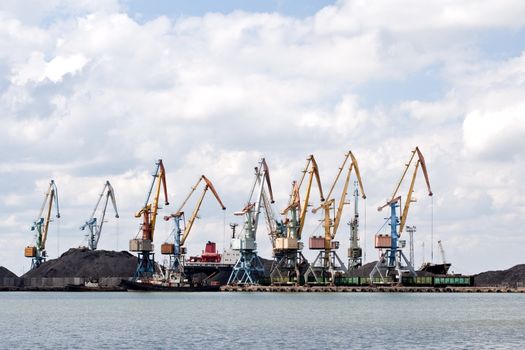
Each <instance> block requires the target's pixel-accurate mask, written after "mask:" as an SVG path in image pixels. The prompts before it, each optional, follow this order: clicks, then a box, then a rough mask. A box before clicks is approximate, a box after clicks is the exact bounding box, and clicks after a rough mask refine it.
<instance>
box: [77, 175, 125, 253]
mask: <svg viewBox="0 0 525 350" xmlns="http://www.w3.org/2000/svg"><path fill="white" fill-rule="evenodd" d="M102 198H105V199H104V201H103V203H104V204H103V206H102V211H101V213H100V221H98V220H97V218H96V217H95V214H96V213H97V209H98V206H99V205H100V202H102ZM110 199H111V203H112V204H113V209H114V210H115V218H117V219H118V217H119V216H118V210H117V202H116V201H115V191H114V190H113V186H111V184H110V183H109V181H106V183H105V184H104V188H102V192H100V195H99V196H98V201H97V204H95V208H94V209H93V212H92V213H91V216H90V218H89V219H88V220H87V221H86V222H85V224H84V225H82V226H80V230H82V231H84V230H85V229H86V227H87V228H88V229H89V233H88V234H87V241H88V248H89V249H90V250H97V245H98V241H99V239H100V234H101V233H102V226H103V225H104V218H105V217H106V209H107V207H108V202H109V200H110Z"/></svg>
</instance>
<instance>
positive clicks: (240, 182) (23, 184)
mask: <svg viewBox="0 0 525 350" xmlns="http://www.w3.org/2000/svg"><path fill="white" fill-rule="evenodd" d="M524 85H525V3H524V2H523V1H519V0H498V1H495V0H494V1H492V0H490V1H489V0H477V1H470V0H467V1H461V2H457V1H451V0H445V1H443V0H440V1H437V0H429V1H425V2H422V1H416V0H397V1H387V0H373V1H362V0H344V1H343V0H341V1H322V0H315V1H309V2H305V1H303V2H298V1H291V0H288V1H287V0H281V1H278V0H275V1H250V2H246V1H240V0H237V1H221V2H217V1H192V2H187V1H158V2H154V3H152V2H148V1H131V0H126V1H117V0H98V1H66V0H51V1H36V0H34V1H23V2H19V1H15V0H8V1H2V3H1V4H0V120H1V121H2V128H0V147H1V149H2V157H1V159H0V179H1V181H0V219H1V222H2V226H1V229H0V247H2V249H1V250H0V265H2V266H5V267H7V268H8V269H10V270H11V271H13V272H15V273H16V274H18V275H21V274H22V273H23V272H25V271H27V270H28V269H29V266H30V261H29V259H27V258H24V257H23V249H24V247H25V246H27V245H30V244H33V241H34V233H33V232H32V231H30V227H31V224H32V222H33V220H35V218H36V216H37V214H38V212H39V209H40V206H41V203H42V201H43V198H44V194H45V191H46V189H47V186H48V184H49V181H50V180H51V179H54V180H55V182H56V185H57V187H58V191H59V204H60V211H61V218H60V219H56V218H55V219H54V220H53V222H52V223H51V226H50V230H49V238H48V242H47V250H48V254H49V257H50V258H56V257H57V256H59V255H60V254H61V253H63V252H64V251H66V250H67V249H69V248H71V247H78V246H81V245H85V244H86V242H85V237H84V234H85V232H83V231H80V230H79V227H80V226H81V225H82V224H83V223H84V222H85V220H86V219H87V218H88V217H89V215H90V214H91V211H92V209H93V207H94V205H95V202H96V200H97V197H98V194H99V193H100V191H101V190H102V187H103V185H104V183H105V181H106V180H109V181H110V182H111V183H112V185H113V187H114V189H115V194H116V197H117V206H118V210H119V214H120V219H118V220H117V219H115V218H114V217H113V214H112V209H109V212H108V216H107V223H106V224H105V227H104V231H103V233H102V237H101V239H100V242H99V248H100V249H113V250H115V249H116V250H124V249H126V248H127V245H128V241H129V239H131V238H133V237H135V235H136V234H137V233H138V230H139V225H140V220H139V219H136V218H135V217H134V213H135V212H137V211H138V210H140V209H141V207H142V206H143V204H144V200H145V198H146V194H147V190H148V188H149V186H150V183H151V180H152V177H151V173H152V172H153V170H154V166H155V162H156V161H157V159H163V162H164V165H165V167H166V173H167V185H168V194H169V201H170V203H171V204H170V205H169V206H165V207H163V208H161V210H160V214H159V215H161V216H163V215H166V214H168V213H170V212H174V211H175V210H177V209H178V206H179V205H180V204H181V202H182V201H183V199H184V197H185V196H186V194H187V193H188V192H189V191H190V189H191V186H193V185H194V183H195V182H196V181H197V179H198V177H199V176H200V175H201V174H205V175H206V176H207V177H208V178H210V180H211V181H212V182H213V184H214V185H215V187H216V189H217V191H218V192H219V195H220V196H221V199H222V201H223V202H224V204H225V205H226V207H227V210H226V211H224V212H223V211H221V210H220V207H219V205H218V204H217V203H216V202H215V199H213V197H212V196H210V195H208V197H207V198H206V199H205V202H204V204H203V206H202V209H201V211H200V214H199V219H198V220H197V222H196V223H195V227H194V229H193V231H192V233H191V235H190V237H189V238H188V240H187V244H186V245H187V247H188V250H189V254H190V255H197V254H200V252H201V250H202V249H203V248H204V244H205V242H206V241H207V240H212V241H216V242H217V243H218V245H219V248H220V249H221V250H222V248H223V247H224V246H228V244H229V242H228V239H227V237H228V236H229V232H230V229H229V223H231V222H237V223H241V221H242V219H241V218H239V217H235V216H233V212H235V211H238V210H240V209H242V208H243V207H244V206H245V204H246V201H247V200H248V198H249V192H250V190H251V186H252V183H253V181H254V175H253V168H254V166H256V165H257V163H258V161H259V159H260V158H261V157H265V158H266V160H267V162H268V165H269V168H270V174H271V181H272V185H273V188H274V192H275V201H276V203H275V208H274V209H275V212H276V213H279V212H280V211H281V210H282V209H283V208H284V207H286V205H287V201H288V196H289V192H290V190H291V183H292V181H293V180H294V179H297V178H298V177H299V176H300V175H301V171H302V169H303V167H304V165H305V162H306V158H307V157H308V156H309V155H310V154H314V155H315V158H316V159H317V162H318V164H319V168H320V175H321V178H322V182H323V187H324V188H325V189H328V188H329V187H330V185H331V183H332V181H333V179H334V177H335V174H336V172H337V170H338V167H339V166H340V164H341V162H342V160H343V157H344V155H345V153H346V152H347V151H348V150H352V152H353V153H354V155H355V156H356V158H357V160H358V163H359V167H360V170H361V175H362V178H363V185H364V188H365V192H366V195H367V199H366V201H365V200H360V201H359V208H360V217H361V222H360V224H361V226H360V229H361V231H360V234H361V244H362V246H363V247H364V249H365V252H366V261H367V262H370V261H373V260H375V259H377V256H378V252H377V250H375V249H374V248H373V236H374V234H376V233H386V231H385V230H387V229H388V228H382V227H383V223H384V220H385V217H386V215H387V213H385V212H384V211H383V212H378V211H377V210H376V208H377V207H378V206H380V205H382V204H384V203H385V201H386V200H387V198H388V197H389V196H391V193H392V191H393V190H394V187H395V185H396V184H397V181H398V180H399V177H400V176H401V173H402V171H403V169H404V164H405V162H407V161H408V159H409V157H410V155H411V150H413V149H414V148H415V147H416V146H419V148H420V149H421V151H422V153H423V154H424V156H425V159H426V163H427V167H428V171H429V177H430V183H431V187H432V191H433V193H434V196H433V197H432V198H429V197H428V195H427V193H426V186H425V182H424V181H423V177H422V174H421V173H420V174H419V175H418V177H417V180H416V185H415V197H416V198H417V202H415V203H413V204H412V206H411V209H410V213H409V216H408V220H407V223H408V224H409V225H414V226H416V227H417V231H416V233H415V242H414V245H415V255H416V259H415V260H416V266H419V265H420V264H421V262H422V261H423V260H425V261H428V260H431V259H433V261H434V262H440V261H441V257H440V255H439V254H438V250H437V245H436V242H437V241H438V240H441V241H442V243H443V247H444V249H445V254H446V259H447V261H448V262H451V263H452V264H453V267H452V269H453V270H454V271H455V272H458V273H467V274H471V273H478V272H481V271H486V270H496V269H506V268H509V267H511V266H514V265H516V264H520V263H525V260H524V258H523V256H522V252H521V247H522V246H523V245H524V244H525V234H524V233H525V232H524V229H523V227H524V225H525V219H524V217H525V186H524V185H523V181H522V180H523V179H524V178H525V156H524V152H523V150H524V149H525V102H524V101H525V89H524ZM354 179H355V175H352V181H353V180H354ZM198 191H200V190H198ZM401 191H402V196H406V191H407V188H406V186H405V185H404V186H403V187H402V190H401ZM315 193H316V192H314V194H315ZM337 196H339V194H337ZM195 199H196V198H193V199H192V200H190V202H189V204H188V206H187V207H186V211H187V212H188V213H189V212H190V211H191V210H192V209H193V206H194V203H195ZM352 200H353V199H352V198H350V202H351V201H352ZM310 204H311V205H312V206H317V205H318V204H319V198H318V197H316V195H314V196H313V197H312V200H311V203H310ZM352 207H353V205H347V206H346V207H345V211H344V213H343V219H342V220H343V223H344V224H343V225H341V227H340V229H339V232H338V233H337V237H336V239H337V240H339V241H340V242H341V249H340V250H339V255H340V256H341V257H342V258H343V259H345V260H346V248H347V247H348V239H349V231H350V229H349V226H348V225H346V223H347V222H348V221H349V220H350V219H351V217H352V214H353V213H352ZM318 220H320V217H319V216H317V215H313V214H309V216H308V218H307V223H306V227H305V231H304V232H305V233H304V236H305V238H307V237H308V236H309V235H311V234H320V233H321V229H320V227H319V222H318ZM171 225H172V224H171V223H170V222H164V221H163V220H159V222H158V225H157V232H156V236H155V244H156V248H157V249H159V248H160V244H161V243H162V242H164V240H165V239H167V237H168V236H169V233H170V231H171V228H172V227H171ZM405 238H406V237H405ZM432 238H433V240H432ZM257 242H258V251H259V254H260V255H261V256H263V257H266V258H270V257H271V249H270V242H269V239H268V237H267V234H266V232H265V230H264V225H260V231H259V232H258V236H257ZM423 245H424V247H423ZM305 255H306V257H307V258H309V259H311V260H313V258H314V257H315V255H314V253H313V252H310V251H305ZM156 256H157V258H158V260H161V261H162V258H160V254H157V255H156Z"/></svg>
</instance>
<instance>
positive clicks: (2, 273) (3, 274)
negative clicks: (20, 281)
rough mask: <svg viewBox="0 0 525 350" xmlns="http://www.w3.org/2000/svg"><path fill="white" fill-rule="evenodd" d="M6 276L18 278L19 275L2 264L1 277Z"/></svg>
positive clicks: (0, 267)
mask: <svg viewBox="0 0 525 350" xmlns="http://www.w3.org/2000/svg"><path fill="white" fill-rule="evenodd" d="M4 277H8V278H17V277H18V276H17V275H15V274H14V273H13V272H11V271H9V270H8V269H6V268H5V267H3V266H0V278H4Z"/></svg>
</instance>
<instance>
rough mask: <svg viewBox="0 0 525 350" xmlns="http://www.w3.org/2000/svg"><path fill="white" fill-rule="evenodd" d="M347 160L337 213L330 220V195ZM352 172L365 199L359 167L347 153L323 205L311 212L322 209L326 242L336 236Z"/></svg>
mask: <svg viewBox="0 0 525 350" xmlns="http://www.w3.org/2000/svg"><path fill="white" fill-rule="evenodd" d="M349 159H350V165H349V166H348V170H347V174H346V178H345V182H344V184H343V191H342V192H341V197H340V199H339V202H338V204H337V212H336V213H335V217H334V219H333V220H332V219H331V217H330V209H331V207H332V206H333V205H335V199H333V198H332V193H333V191H334V189H335V186H336V185H337V182H338V181H339V177H340V176H341V173H342V172H343V170H344V169H345V165H346V163H347V161H348V160H349ZM352 170H355V173H356V177H357V181H358V184H359V188H360V189H361V197H362V198H363V199H365V198H366V194H365V191H364V188H363V182H362V180H361V172H360V171H359V165H358V163H357V159H356V158H355V156H354V154H353V153H352V151H348V152H347V153H346V155H345V159H344V160H343V163H342V164H341V166H340V167H339V171H338V172H337V175H336V177H335V180H334V182H333V183H332V186H331V187H330V191H329V192H328V195H327V197H326V198H327V199H326V201H325V202H324V203H323V204H321V205H320V206H319V207H318V208H316V209H314V210H313V212H314V213H315V212H316V211H317V210H319V209H321V208H324V210H325V215H324V226H325V239H326V240H328V241H330V240H332V239H334V238H335V236H336V234H337V229H338V228H339V224H340V222H341V217H342V214H343V207H344V205H345V204H347V203H346V196H347V194H348V184H349V183H350V176H351V174H352ZM328 244H329V243H328Z"/></svg>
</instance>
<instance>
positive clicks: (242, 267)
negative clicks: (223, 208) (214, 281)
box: [228, 158, 274, 284]
mask: <svg viewBox="0 0 525 350" xmlns="http://www.w3.org/2000/svg"><path fill="white" fill-rule="evenodd" d="M265 185H266V187H267V188H268V195H269V201H270V203H274V200H273V192H272V185H271V182H270V173H269V169H268V165H267V164H266V160H265V159H264V158H262V159H261V161H260V162H259V165H258V166H257V167H255V181H254V184H253V187H252V190H251V192H250V197H249V199H248V203H247V204H246V206H245V207H244V208H243V209H242V210H241V211H239V212H236V213H234V214H235V215H238V216H244V226H243V229H242V231H241V232H240V233H239V235H238V237H236V238H233V239H232V244H231V245H232V249H234V250H238V251H239V252H240V256H239V259H238V260H237V262H236V264H235V265H234V266H233V270H232V273H231V275H230V278H229V279H228V284H256V283H258V281H259V277H261V276H262V275H263V274H264V266H263V265H262V262H261V259H260V258H259V256H258V255H257V243H256V237H257V227H258V223H259V215H260V213H261V205H262V206H264V205H265V204H264V197H265V194H264V188H265ZM254 197H255V198H254Z"/></svg>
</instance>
